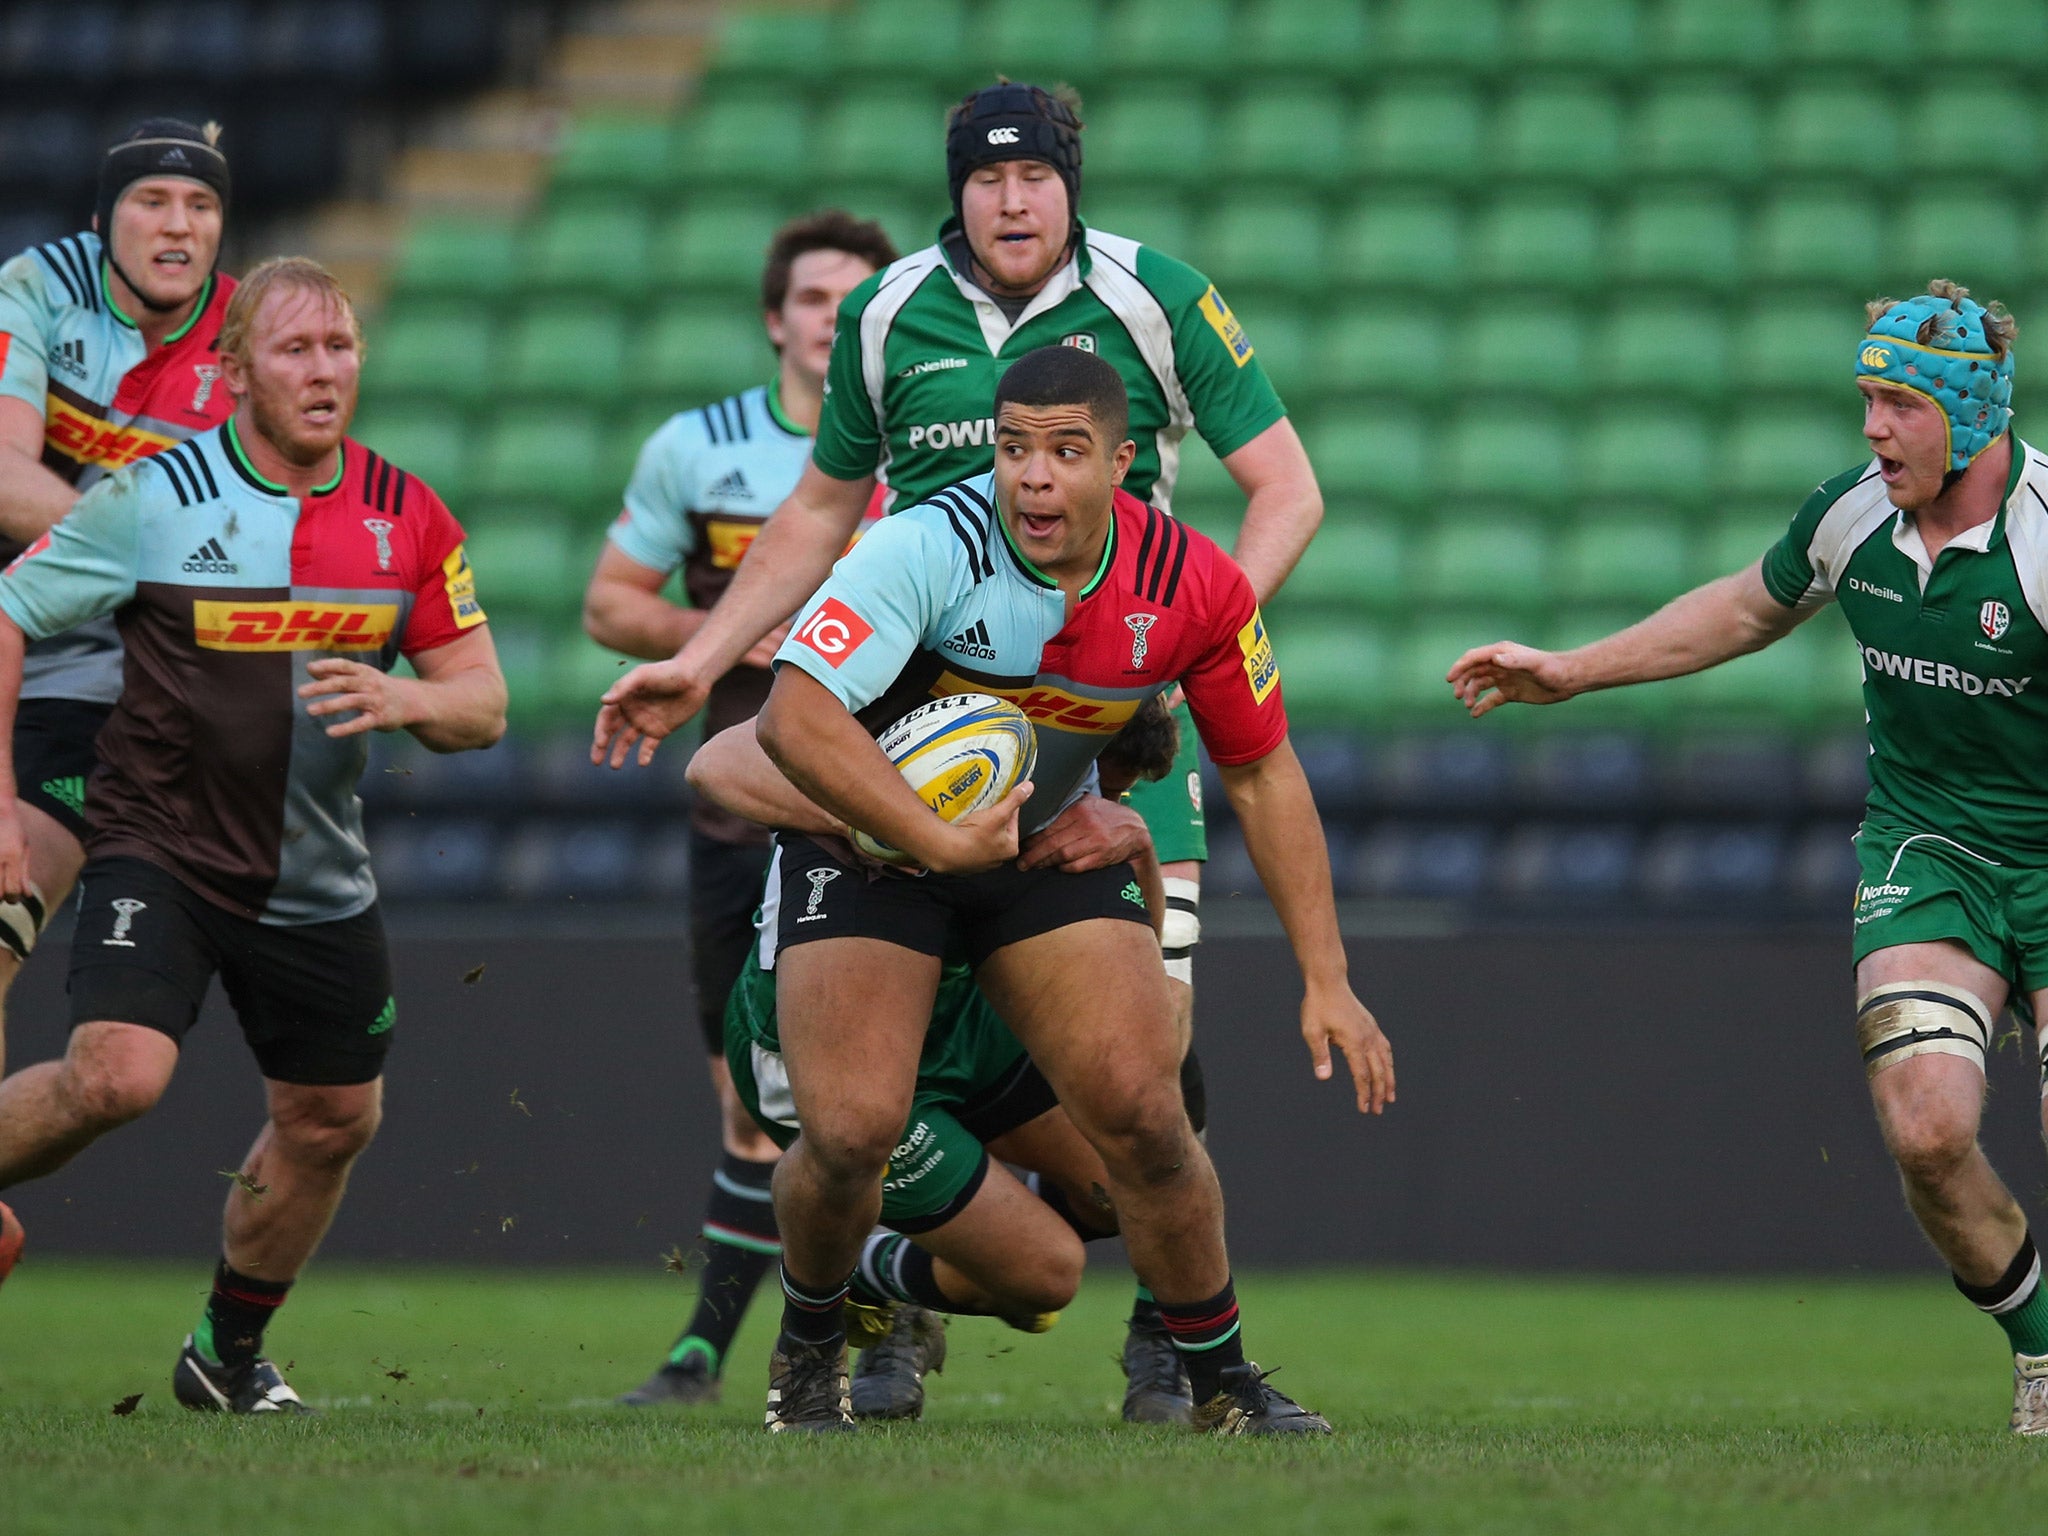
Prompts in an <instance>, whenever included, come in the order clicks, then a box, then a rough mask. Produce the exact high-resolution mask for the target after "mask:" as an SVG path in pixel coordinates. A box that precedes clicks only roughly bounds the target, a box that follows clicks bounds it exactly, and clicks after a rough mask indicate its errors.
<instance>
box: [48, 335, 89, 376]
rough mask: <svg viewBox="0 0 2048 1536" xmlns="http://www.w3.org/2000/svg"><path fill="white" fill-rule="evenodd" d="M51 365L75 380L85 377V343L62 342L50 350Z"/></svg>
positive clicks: (80, 341) (77, 341)
mask: <svg viewBox="0 0 2048 1536" xmlns="http://www.w3.org/2000/svg"><path fill="white" fill-rule="evenodd" d="M50 365H51V366H52V367H54V368H60V369H62V370H63V371H64V372H65V373H68V374H70V375H71V376H72V377H73V378H74V379H82V378H84V377H85V372H86V369H85V342H84V341H83V340H82V339H80V340H74V341H60V342H58V343H57V345H56V346H54V347H52V348H50Z"/></svg>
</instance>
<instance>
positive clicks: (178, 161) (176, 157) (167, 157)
mask: <svg viewBox="0 0 2048 1536" xmlns="http://www.w3.org/2000/svg"><path fill="white" fill-rule="evenodd" d="M191 163H192V157H191V156H189V155H187V154H186V153H185V151H183V150H182V149H180V148H178V147H177V146H176V145H175V144H173V145H172V146H171V147H170V148H169V149H167V150H165V151H164V157H163V159H161V160H159V161H158V162H157V164H159V165H190V164H191Z"/></svg>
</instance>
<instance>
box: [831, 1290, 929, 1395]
mask: <svg viewBox="0 0 2048 1536" xmlns="http://www.w3.org/2000/svg"><path fill="white" fill-rule="evenodd" d="M945 1368H946V1320H945V1319H944V1318H943V1317H941V1316H939V1314H938V1313H936V1312H934V1311H932V1310H931V1309H930V1308H928V1307H917V1306H912V1305H911V1304H910V1303H909V1302H903V1301H899V1302H898V1303H897V1304H896V1320H895V1323H894V1324H893V1325H892V1326H891V1327H890V1329H889V1336H888V1337H887V1338H886V1339H883V1340H882V1341H881V1342H880V1343H879V1344H871V1345H869V1346H868V1348H867V1350H866V1352H865V1353H863V1354H862V1355H861V1357H860V1364H859V1365H858V1366H856V1367H855V1368H854V1372H853V1416H854V1417H855V1418H856V1419H919V1418H923V1417H924V1378H925V1373H926V1372H928V1371H943V1370H944V1369H945Z"/></svg>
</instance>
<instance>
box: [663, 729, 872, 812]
mask: <svg viewBox="0 0 2048 1536" xmlns="http://www.w3.org/2000/svg"><path fill="white" fill-rule="evenodd" d="M685 777H686V778H688V780H689V781H690V788H692V789H693V790H695V791H696V792H697V793H698V794H700V795H702V796H703V797H704V798H705V799H706V800H708V801H710V802H711V803H712V804H713V805H715V806H717V807H718V808H719V809H720V810H724V811H730V812H732V814H733V815H735V816H744V817H745V818H746V819H747V820H748V821H751V822H755V823H757V824H759V825H760V826H764V827H776V828H779V829H781V830H783V831H787V832H807V833H810V834H812V835H813V836H817V835H823V834H840V833H844V832H845V831H846V826H845V824H844V823H843V822H841V821H839V820H838V819H837V818H836V817H834V816H833V815H831V814H830V813H829V812H827V811H825V810H824V809H822V808H821V807H819V806H818V805H817V804H816V802H814V801H813V800H811V799H810V797H809V796H807V795H805V794H804V793H803V791H801V790H799V789H798V788H797V787H796V786H795V785H794V784H792V783H790V782H789V780H788V779H787V778H786V777H784V776H783V773H782V770H781V769H779V768H777V767H776V766H775V764H774V762H773V761H772V760H771V759H770V758H769V756H768V754H767V753H766V752H765V751H763V750H762V748H761V743H760V740H759V738H758V737H757V736H756V735H755V732H754V723H753V721H751V720H748V721H745V722H743V723H741V724H739V725H735V726H730V727H728V728H727V729H725V730H723V731H720V732H719V733H718V734H717V735H716V736H714V737H712V738H711V739H710V740H709V741H707V742H705V743H704V745H703V746H701V747H699V748H698V749H697V752H696V755H695V756H693V757H692V758H691V759H690V767H689V770H688V772H687V773H686V774H685Z"/></svg>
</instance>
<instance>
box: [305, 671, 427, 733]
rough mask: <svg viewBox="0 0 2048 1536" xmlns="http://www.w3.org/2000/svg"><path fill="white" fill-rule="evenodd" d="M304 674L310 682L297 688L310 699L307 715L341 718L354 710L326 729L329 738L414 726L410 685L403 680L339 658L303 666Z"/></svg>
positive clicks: (406, 680) (408, 681) (407, 681)
mask: <svg viewBox="0 0 2048 1536" xmlns="http://www.w3.org/2000/svg"><path fill="white" fill-rule="evenodd" d="M306 675H307V676H308V677H310V678H312V679H313V681H312V682H310V683H307V684H305V685H304V686H303V687H301V688H300V689H299V697H300V698H302V699H306V700H309V701H310V702H309V703H308V704H307V705H306V713H307V714H309V715H315V716H325V715H340V714H347V713H349V712H350V711H354V712H355V713H354V718H353V719H349V720H339V721H336V722H335V723H334V724H333V725H330V726H328V727H327V734H328V735H330V736H357V735H360V734H361V733H362V732H364V731H398V730H403V729H404V728H405V727H406V726H408V725H410V724H412V723H413V718H412V713H411V706H412V692H411V690H412V684H411V682H410V680H408V679H406V678H403V677H393V676H392V675H391V674H390V673H389V672H385V671H382V670H380V669H379V668H377V667H373V666H370V665H368V664H367V663H365V662H360V661H344V660H342V658H340V657H339V656H326V657H322V658H321V659H320V660H319V661H311V662H308V663H306Z"/></svg>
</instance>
